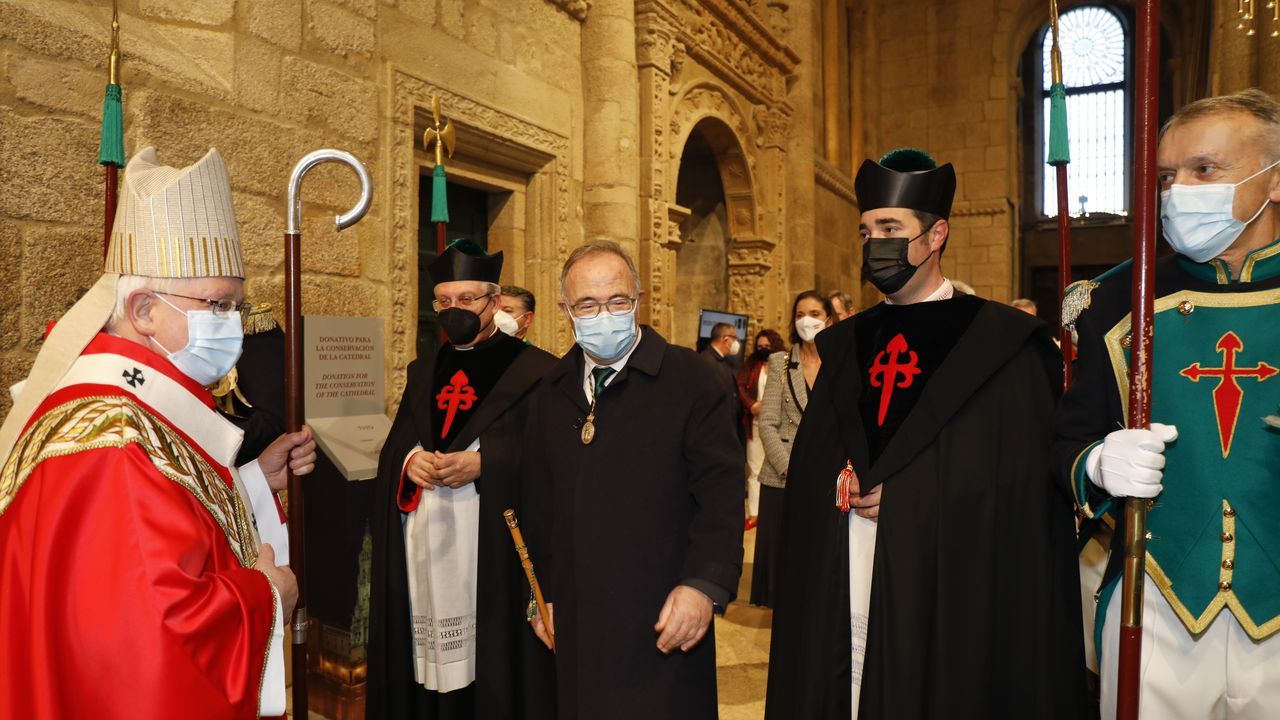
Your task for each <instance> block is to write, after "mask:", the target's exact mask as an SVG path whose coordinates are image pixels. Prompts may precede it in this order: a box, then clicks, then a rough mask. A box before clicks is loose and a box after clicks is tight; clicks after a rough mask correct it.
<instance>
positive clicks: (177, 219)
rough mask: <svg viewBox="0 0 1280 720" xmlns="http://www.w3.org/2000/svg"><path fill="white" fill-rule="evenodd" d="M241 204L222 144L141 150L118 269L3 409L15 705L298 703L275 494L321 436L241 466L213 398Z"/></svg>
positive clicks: (232, 359)
mask: <svg viewBox="0 0 1280 720" xmlns="http://www.w3.org/2000/svg"><path fill="white" fill-rule="evenodd" d="M231 199H232V195H231V186H230V180H229V178H228V176H227V170H226V165H225V164H224V163H223V160H222V157H221V155H219V153H218V151H217V150H209V152H208V153H207V154H205V156H204V157H203V158H201V159H200V160H199V161H198V162H196V163H194V164H192V165H190V166H188V167H185V168H174V167H168V166H165V165H161V164H160V162H159V159H158V157H157V156H156V152H155V149H154V148H150V147H148V148H145V149H143V150H142V151H141V152H139V153H137V154H136V155H135V156H134V157H133V158H132V159H131V160H130V161H129V164H128V165H127V166H126V167H125V171H124V175H123V179H122V182H121V190H120V202H119V206H118V209H117V211H116V215H115V224H114V227H113V228H112V231H111V235H110V241H109V246H108V249H107V256H106V262H105V267H104V273H103V275H102V276H101V278H99V280H98V281H97V283H95V284H94V285H93V287H92V288H90V289H89V291H88V292H86V293H85V295H83V296H82V297H81V298H80V299H79V301H77V302H76V304H75V305H74V306H73V307H72V308H71V309H70V310H68V311H67V313H66V314H64V315H63V316H62V317H61V319H59V320H58V322H57V323H56V324H55V325H54V326H53V328H52V329H51V330H50V332H49V334H48V336H47V337H46V339H45V341H44V344H43V345H42V347H41V349H40V353H39V355H38V356H37V357H36V361H35V364H34V366H33V367H32V370H31V374H30V376H29V377H28V378H27V380H26V382H25V384H24V386H23V387H22V389H21V390H20V391H19V392H18V393H17V397H16V400H15V404H14V407H13V409H12V410H11V411H10V413H9V415H8V416H7V417H6V418H5V420H4V425H3V428H2V429H0V460H2V461H3V466H2V467H3V469H2V470H0V626H3V627H4V629H5V630H4V633H3V639H0V656H2V657H4V658H6V660H7V661H9V662H11V663H15V664H16V665H20V666H21V667H22V668H23V671H22V672H5V673H0V717H6V718H11V717H12V718H19V717H24V718H30V717H103V716H112V715H129V714H132V715H137V714H138V713H142V714H145V715H147V716H152V717H165V716H172V717H186V716H190V715H191V714H192V713H193V712H199V713H200V714H202V715H205V716H208V717H239V718H245V717H257V716H259V715H271V716H283V715H284V711H285V683H284V654H283V650H284V618H287V617H289V616H290V615H291V613H292V610H293V605H294V603H295V602H296V600H297V597H298V586H297V582H296V580H295V578H294V576H293V573H292V572H290V570H289V568H288V567H287V566H286V565H287V563H288V549H289V548H288V544H287V540H288V538H287V532H286V530H285V528H284V525H283V516H282V514H281V512H280V508H279V505H278V504H277V502H276V500H275V496H274V492H277V491H279V490H282V489H283V488H284V486H285V483H286V480H285V478H286V475H287V472H288V469H289V468H292V470H293V472H294V473H296V474H299V475H304V474H307V473H310V472H311V471H312V470H313V469H314V466H315V462H316V450H315V441H314V440H312V438H311V432H310V430H309V429H307V428H304V429H303V430H302V431H300V432H297V433H291V434H286V435H282V436H280V437H279V438H278V439H277V440H275V441H274V442H272V443H270V444H269V445H268V446H267V447H266V449H265V450H264V451H263V452H262V453H261V455H259V456H258V458H257V459H256V460H254V461H252V462H250V463H248V464H246V465H244V466H242V467H239V468H237V467H236V466H235V457H236V454H237V452H238V450H239V447H240V443H241V440H242V433H241V431H240V430H239V429H238V428H236V427H235V426H234V425H232V424H231V423H230V422H228V421H227V420H225V419H224V418H223V417H221V416H220V415H219V414H218V413H217V411H216V410H215V409H214V399H213V396H212V395H211V393H210V391H209V389H208V386H210V385H213V384H214V383H217V382H218V381H219V380H220V379H221V378H222V377H223V376H225V375H226V374H227V373H229V372H230V371H231V369H232V368H233V367H234V366H235V364H236V361H237V359H238V358H239V357H240V353H241V346H242V340H243V336H242V329H241V313H242V312H244V311H245V310H246V309H247V306H246V304H245V303H244V263H243V260H242V258H241V254H240V240H239V233H238V230H237V227H236V219H235V213H234V211H233V209H232V202H231ZM277 563H279V564H280V565H282V567H277ZM153 670H154V671H153Z"/></svg>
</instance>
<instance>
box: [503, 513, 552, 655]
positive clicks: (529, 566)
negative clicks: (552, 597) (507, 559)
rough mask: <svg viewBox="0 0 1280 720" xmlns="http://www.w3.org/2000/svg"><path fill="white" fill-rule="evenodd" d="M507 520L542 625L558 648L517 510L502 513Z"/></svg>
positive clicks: (549, 614)
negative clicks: (517, 517)
mask: <svg viewBox="0 0 1280 720" xmlns="http://www.w3.org/2000/svg"><path fill="white" fill-rule="evenodd" d="M502 517H504V518H506V520H507V528H508V529H510V530H511V541H512V542H513V543H515V546H516V554H517V555H519V556H520V564H521V565H522V566H524V576H525V578H527V579H528V580H529V589H531V590H533V601H534V602H535V603H537V605H538V616H539V617H541V618H542V626H543V627H544V628H545V629H546V631H547V637H548V638H550V640H551V650H552V651H555V649H556V635H555V633H554V632H552V630H551V613H550V612H548V610H547V603H546V602H545V601H544V600H543V599H542V588H541V587H540V586H539V585H538V576H537V575H536V574H535V573H534V572H533V559H532V558H530V557H529V547H528V546H527V545H525V544H524V534H523V533H521V532H520V521H519V520H517V519H516V511H515V510H514V509H508V510H506V511H505V512H503V513H502Z"/></svg>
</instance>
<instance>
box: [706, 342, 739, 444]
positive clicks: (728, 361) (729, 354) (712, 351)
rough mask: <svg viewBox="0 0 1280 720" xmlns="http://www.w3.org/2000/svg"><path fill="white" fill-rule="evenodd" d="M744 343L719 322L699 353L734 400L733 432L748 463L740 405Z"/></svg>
mask: <svg viewBox="0 0 1280 720" xmlns="http://www.w3.org/2000/svg"><path fill="white" fill-rule="evenodd" d="M741 351H742V342H741V341H739V340H738V331H737V330H735V329H734V327H733V326H732V325H730V324H729V323H726V322H718V323H716V324H715V325H713V326H711V338H710V341H709V342H708V343H707V346H706V347H705V348H703V349H702V352H701V353H699V355H701V356H702V357H703V358H704V359H706V361H707V362H708V363H710V364H711V367H712V368H714V369H715V373H716V377H717V378H719V380H720V384H721V386H723V389H724V392H725V394H726V395H728V396H729V397H731V398H733V400H734V402H733V408H734V412H733V432H734V434H735V435H737V436H738V442H739V443H741V444H742V452H743V461H744V462H745V461H746V449H747V432H746V427H745V426H744V425H743V424H742V412H743V409H742V407H741V405H739V404H738V402H737V399H738V370H739V369H740V368H741V366H742V362H741V360H742V356H741V355H739V354H738V353H739V352H741Z"/></svg>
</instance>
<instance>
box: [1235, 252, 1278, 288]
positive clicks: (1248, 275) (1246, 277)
mask: <svg viewBox="0 0 1280 720" xmlns="http://www.w3.org/2000/svg"><path fill="white" fill-rule="evenodd" d="M1277 253H1280V243H1277V244H1273V245H1272V246H1271V247H1269V248H1263V249H1262V250H1258V251H1256V252H1254V253H1253V254H1251V255H1249V257H1247V258H1245V260H1244V266H1243V267H1241V268H1240V282H1253V266H1254V264H1255V263H1257V262H1258V261H1259V260H1266V259H1267V258H1269V257H1272V256H1274V255H1276V254H1277Z"/></svg>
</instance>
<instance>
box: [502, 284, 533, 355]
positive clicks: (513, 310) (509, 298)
mask: <svg viewBox="0 0 1280 720" xmlns="http://www.w3.org/2000/svg"><path fill="white" fill-rule="evenodd" d="M537 303H538V301H537V299H536V298H535V297H534V296H533V293H532V292H529V291H528V290H525V289H524V288H522V287H517V286H515V285H503V286H502V302H501V304H500V305H499V306H498V312H496V313H494V315H493V322H494V324H495V325H497V326H498V329H499V330H501V331H502V332H504V333H506V334H508V335H510V336H511V337H513V338H517V339H520V340H524V341H525V342H528V338H527V337H525V336H526V335H528V334H529V326H530V325H532V324H533V313H534V311H535V310H536V309H537V307H538V304H537Z"/></svg>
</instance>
